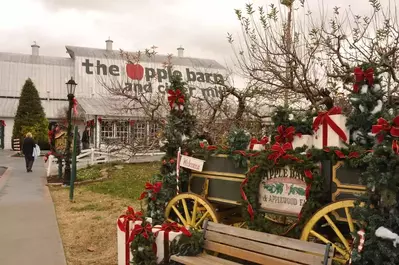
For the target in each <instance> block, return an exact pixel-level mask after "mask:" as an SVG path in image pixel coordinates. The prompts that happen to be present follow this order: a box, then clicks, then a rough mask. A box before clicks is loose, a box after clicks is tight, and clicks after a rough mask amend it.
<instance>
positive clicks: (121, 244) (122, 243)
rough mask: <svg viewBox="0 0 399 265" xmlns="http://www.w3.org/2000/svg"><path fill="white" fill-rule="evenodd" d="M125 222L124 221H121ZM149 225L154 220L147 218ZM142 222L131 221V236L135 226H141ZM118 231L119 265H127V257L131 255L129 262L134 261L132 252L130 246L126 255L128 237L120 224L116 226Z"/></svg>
mask: <svg viewBox="0 0 399 265" xmlns="http://www.w3.org/2000/svg"><path fill="white" fill-rule="evenodd" d="M121 221H123V220H121ZM146 221H147V222H148V223H150V224H151V223H152V218H146ZM141 223H142V221H135V222H133V221H129V235H130V233H131V232H132V230H133V228H134V226H135V225H141ZM116 231H117V240H118V265H127V264H126V255H129V260H130V261H132V260H133V255H132V252H131V251H130V244H129V253H126V235H125V232H123V231H121V230H120V229H119V226H118V224H117V225H116ZM129 265H130V264H129Z"/></svg>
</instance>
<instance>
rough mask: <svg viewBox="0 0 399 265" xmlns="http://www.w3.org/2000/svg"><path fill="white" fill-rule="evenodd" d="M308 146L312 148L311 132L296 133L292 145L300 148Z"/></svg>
mask: <svg viewBox="0 0 399 265" xmlns="http://www.w3.org/2000/svg"><path fill="white" fill-rule="evenodd" d="M305 145H306V146H307V147H308V148H311V147H312V145H313V135H310V134H303V135H295V136H294V141H292V147H293V148H294V149H295V148H298V147H303V146H305Z"/></svg>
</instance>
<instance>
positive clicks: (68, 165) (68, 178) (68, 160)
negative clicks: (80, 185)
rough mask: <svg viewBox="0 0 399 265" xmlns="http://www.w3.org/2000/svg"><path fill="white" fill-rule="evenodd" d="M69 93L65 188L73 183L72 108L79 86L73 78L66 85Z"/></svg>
mask: <svg viewBox="0 0 399 265" xmlns="http://www.w3.org/2000/svg"><path fill="white" fill-rule="evenodd" d="M66 86H67V92H68V102H69V106H68V113H67V116H68V117H67V119H68V130H67V143H66V150H65V172H64V181H63V184H64V185H65V186H69V184H70V181H71V145H72V108H73V104H74V98H75V88H76V86H77V84H76V82H75V80H73V77H71V79H69V81H68V82H67V83H66Z"/></svg>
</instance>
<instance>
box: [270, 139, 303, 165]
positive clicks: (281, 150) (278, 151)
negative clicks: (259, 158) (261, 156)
mask: <svg viewBox="0 0 399 265" xmlns="http://www.w3.org/2000/svg"><path fill="white" fill-rule="evenodd" d="M271 150H272V151H273V153H271V154H270V155H269V156H268V157H267V158H268V159H269V160H274V163H275V164H277V162H278V160H279V159H280V158H282V159H291V160H294V161H298V160H299V159H298V158H297V157H295V156H293V155H290V154H287V153H286V152H287V151H288V150H292V144H291V143H285V144H280V143H275V144H274V145H273V146H272V148H271Z"/></svg>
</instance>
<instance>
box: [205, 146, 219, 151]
mask: <svg viewBox="0 0 399 265" xmlns="http://www.w3.org/2000/svg"><path fill="white" fill-rule="evenodd" d="M206 149H207V150H208V151H213V150H216V149H218V148H217V146H215V145H208V147H207V148H206Z"/></svg>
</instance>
